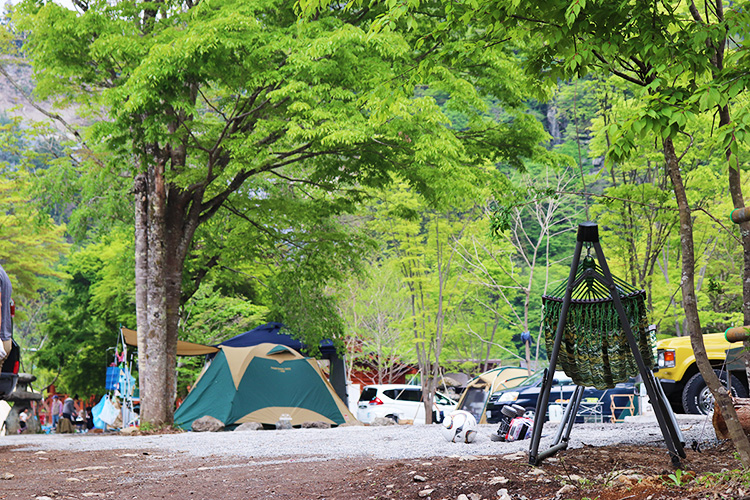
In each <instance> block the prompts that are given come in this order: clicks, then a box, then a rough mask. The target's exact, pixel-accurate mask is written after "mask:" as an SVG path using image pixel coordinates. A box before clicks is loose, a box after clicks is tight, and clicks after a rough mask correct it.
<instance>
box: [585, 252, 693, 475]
mask: <svg viewBox="0 0 750 500" xmlns="http://www.w3.org/2000/svg"><path fill="white" fill-rule="evenodd" d="M593 244H594V249H595V250H596V256H597V258H598V259H599V266H600V267H601V268H602V274H603V275H604V278H605V279H606V280H607V281H608V283H605V285H607V287H608V288H609V290H610V294H611V295H612V301H613V302H614V306H615V309H616V310H617V313H618V314H619V316H620V322H621V323H622V328H623V330H624V332H625V336H626V337H627V339H628V344H629V345H630V350H631V351H632V352H633V357H634V358H635V362H636V364H637V365H638V371H640V373H641V376H642V377H643V383H644V384H646V392H647V393H648V397H649V399H651V401H660V400H659V399H657V398H659V394H658V393H657V391H656V388H655V387H654V385H653V379H651V378H649V375H650V374H651V372H650V371H649V369H648V368H646V364H645V363H644V361H643V358H642V357H641V352H640V350H639V349H638V343H637V342H636V340H635V337H634V336H633V331H632V330H631V328H630V320H629V319H628V317H627V315H626V314H625V309H624V308H623V307H622V301H621V300H620V292H619V291H618V290H617V286H616V285H615V282H614V279H613V278H612V274H611V273H610V272H609V267H608V266H607V260H606V259H605V258H604V252H603V251H602V247H601V245H600V244H599V239H598V238H597V239H596V241H594V242H593ZM661 403H663V401H661ZM653 406H654V412H655V413H656V419H657V421H658V422H659V427H660V428H661V433H662V435H663V436H664V441H665V443H666V445H667V449H668V450H669V453H670V455H671V456H672V464H674V465H675V466H678V465H679V463H680V457H682V458H685V450H683V448H682V445H681V443H676V442H675V436H676V435H677V432H676V431H675V430H674V429H673V428H671V426H672V420H670V419H668V417H667V415H666V414H665V411H666V409H665V408H664V405H663V404H655V405H653Z"/></svg>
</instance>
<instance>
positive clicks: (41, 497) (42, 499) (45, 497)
mask: <svg viewBox="0 0 750 500" xmlns="http://www.w3.org/2000/svg"><path fill="white" fill-rule="evenodd" d="M34 500H52V498H51V497H47V496H40V497H36V498H34Z"/></svg>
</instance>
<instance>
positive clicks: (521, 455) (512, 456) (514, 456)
mask: <svg viewBox="0 0 750 500" xmlns="http://www.w3.org/2000/svg"><path fill="white" fill-rule="evenodd" d="M500 458H504V459H505V460H524V459H526V452H525V451H517V452H515V453H509V454H508V455H502V456H501V457H500Z"/></svg>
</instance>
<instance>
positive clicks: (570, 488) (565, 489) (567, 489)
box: [556, 484, 576, 498]
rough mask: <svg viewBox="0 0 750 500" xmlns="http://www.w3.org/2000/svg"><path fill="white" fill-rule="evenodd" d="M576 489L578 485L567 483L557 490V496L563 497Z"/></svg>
mask: <svg viewBox="0 0 750 500" xmlns="http://www.w3.org/2000/svg"><path fill="white" fill-rule="evenodd" d="M575 490H576V487H575V486H573V485H572V484H566V485H565V486H563V487H562V488H560V489H559V490H557V493H556V496H557V498H562V497H563V496H564V495H568V494H570V493H573V492H574V491H575Z"/></svg>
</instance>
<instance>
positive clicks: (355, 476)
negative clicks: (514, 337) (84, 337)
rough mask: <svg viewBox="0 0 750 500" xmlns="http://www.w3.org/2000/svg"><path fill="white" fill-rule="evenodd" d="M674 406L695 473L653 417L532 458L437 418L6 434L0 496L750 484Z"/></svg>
mask: <svg viewBox="0 0 750 500" xmlns="http://www.w3.org/2000/svg"><path fill="white" fill-rule="evenodd" d="M678 419H679V421H680V427H681V429H682V430H683V432H684V433H685V438H686V440H687V442H688V443H692V441H694V440H695V441H698V442H700V443H702V444H703V448H704V449H703V450H702V452H701V453H698V452H696V451H694V450H691V449H688V451H687V455H688V456H687V459H685V460H683V464H682V467H683V469H684V470H685V471H690V472H689V473H688V472H686V473H685V474H681V473H680V474H679V475H678V476H676V475H675V471H674V470H673V469H672V468H671V466H670V463H669V458H668V456H667V453H666V450H665V448H664V447H663V444H662V443H661V439H660V438H659V431H658V426H656V424H655V423H654V422H648V421H646V422H640V423H630V424H580V425H578V424H577V425H576V426H575V427H574V429H573V434H572V436H571V438H572V441H571V442H572V446H574V447H575V449H571V450H568V451H565V452H561V453H558V454H557V455H556V456H555V457H553V458H551V459H548V460H546V461H545V462H544V464H543V465H542V467H540V468H538V469H535V468H531V467H530V466H529V465H528V464H527V462H526V450H528V441H519V442H515V443H498V442H492V441H491V440H490V439H489V435H490V433H492V432H493V431H494V430H495V428H496V426H480V434H479V437H478V441H477V442H476V443H472V444H469V445H467V444H458V443H448V442H447V441H445V440H444V439H443V438H442V437H441V436H440V431H439V427H438V426H427V425H421V426H387V427H365V426H353V427H339V428H336V429H293V430H286V431H281V430H280V431H248V432H236V431H235V432H217V433H195V432H189V433H187V432H180V433H171V434H149V435H116V434H105V435H102V434H74V435H38V434H36V435H34V434H32V435H13V436H3V437H0V499H2V500H4V499H13V500H15V499H23V500H36V499H40V497H49V498H50V499H53V500H69V499H74V498H75V499H85V498H106V499H113V500H115V499H116V500H125V499H128V500H130V499H152V498H179V499H184V498H187V499H198V500H203V499H205V500H214V499H216V498H221V500H250V499H260V498H274V499H290V500H301V499H316V498H325V499H342V500H343V499H355V500H357V499H362V500H364V499H402V498H415V499H418V498H432V499H435V500H437V499H443V498H445V499H449V500H456V499H458V497H459V496H460V495H461V494H464V495H466V496H467V498H487V499H490V500H494V499H496V498H499V496H498V491H499V490H502V489H505V490H507V491H508V493H509V494H510V498H512V499H514V500H520V499H522V498H526V499H528V500H532V499H541V498H555V497H556V496H557V494H558V492H560V491H561V489H562V488H566V490H565V491H567V493H564V494H561V495H560V496H558V498H560V499H561V500H564V499H567V498H584V497H589V498H599V499H601V500H607V499H620V498H634V499H640V498H642V499H645V498H647V497H650V498H651V499H652V500H658V499H660V498H742V497H743V496H744V495H747V494H748V492H750V487H748V486H747V485H748V484H750V482H748V480H747V479H746V478H743V477H742V476H741V475H740V474H739V473H736V472H735V473H726V472H722V471H732V470H736V469H738V468H739V463H738V462H737V461H736V460H735V458H734V450H733V448H731V446H728V445H725V444H719V445H718V446H716V441H715V439H714V438H713V429H712V428H711V424H710V422H706V419H705V417H703V418H700V417H697V416H689V417H685V416H679V417H678ZM706 423H707V426H706ZM553 433H554V426H553V425H549V429H548V426H545V435H547V434H553ZM546 439H549V437H547V438H545V439H543V441H542V442H543V443H545V442H547V441H546ZM712 443H713V444H712ZM592 445H593V446H592ZM600 445H601V446H600ZM706 474H714V475H713V476H708V475H706ZM670 475H672V477H671V478H670ZM417 476H420V477H417ZM4 477H5V478H7V479H3V478H4ZM421 478H423V479H424V481H422V480H421ZM675 478H676V481H675ZM696 478H697V479H696ZM571 488H572V489H571ZM707 488H708V490H709V491H711V492H714V491H715V492H716V493H717V494H718V496H715V497H714V495H713V494H708V493H707ZM428 490H433V491H432V492H429V493H425V492H427V491H428ZM420 492H421V494H422V495H423V496H422V497H420V496H419V495H420ZM472 493H473V494H476V495H479V497H471V496H470V494H472ZM651 495H653V496H651ZM40 500H44V499H43V498H41V499H40Z"/></svg>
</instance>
